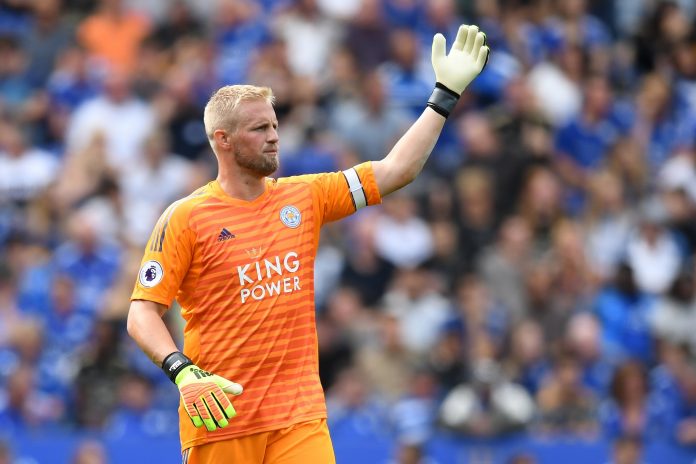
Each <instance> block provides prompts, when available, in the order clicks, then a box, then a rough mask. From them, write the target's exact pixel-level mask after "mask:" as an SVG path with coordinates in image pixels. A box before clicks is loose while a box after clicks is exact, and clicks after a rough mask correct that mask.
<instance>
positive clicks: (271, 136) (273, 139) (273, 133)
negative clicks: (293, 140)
mask: <svg viewBox="0 0 696 464" xmlns="http://www.w3.org/2000/svg"><path fill="white" fill-rule="evenodd" d="M278 140H279V137H278V129H277V128H275V127H271V128H270V129H269V132H268V135H267V137H266V142H268V143H278Z"/></svg>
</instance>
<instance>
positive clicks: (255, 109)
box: [237, 99, 277, 124]
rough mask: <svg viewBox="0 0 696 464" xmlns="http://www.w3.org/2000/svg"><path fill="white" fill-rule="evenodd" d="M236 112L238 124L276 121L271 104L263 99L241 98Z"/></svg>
mask: <svg viewBox="0 0 696 464" xmlns="http://www.w3.org/2000/svg"><path fill="white" fill-rule="evenodd" d="M237 114H238V121H239V123H240V124H254V123H258V122H268V121H270V122H277V118H276V114H275V110H274V109H273V105H271V104H270V103H269V102H267V101H266V100H265V99H253V100H242V101H241V102H239V106H238V107H237Z"/></svg>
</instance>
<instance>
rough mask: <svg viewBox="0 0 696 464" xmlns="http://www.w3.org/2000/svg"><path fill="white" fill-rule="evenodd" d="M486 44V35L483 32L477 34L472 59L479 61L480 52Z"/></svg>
mask: <svg viewBox="0 0 696 464" xmlns="http://www.w3.org/2000/svg"><path fill="white" fill-rule="evenodd" d="M485 43H486V34H484V33H483V32H479V33H478V34H476V38H475V39H474V48H473V49H472V50H471V54H472V58H474V59H477V58H478V54H479V51H480V50H481V47H482V46H483V44H485Z"/></svg>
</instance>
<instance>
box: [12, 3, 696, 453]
mask: <svg viewBox="0 0 696 464" xmlns="http://www.w3.org/2000/svg"><path fill="white" fill-rule="evenodd" d="M461 23H474V24H478V25H479V26H480V27H481V29H482V30H484V31H485V32H486V34H487V36H488V42H489V45H490V48H491V50H492V54H491V57H490V61H489V63H488V65H487V67H486V69H485V70H484V72H483V73H482V74H481V75H480V76H479V78H478V79H477V80H476V81H475V82H474V83H473V84H472V85H471V87H470V89H469V90H467V92H466V93H465V94H464V95H463V96H462V98H461V100H460V103H459V105H458V106H457V108H456V111H455V113H454V114H453V115H452V116H451V117H450V120H449V121H448V122H447V124H446V126H445V129H444V132H443V134H442V136H441V138H440V140H439V142H438V144H437V145H436V147H435V149H434V151H433V154H432V156H431V159H430V160H429V162H428V164H427V165H426V166H425V170H424V172H423V173H422V175H421V176H420V177H419V178H418V179H417V180H416V182H414V183H413V184H411V185H410V186H409V187H407V188H406V189H405V190H403V191H400V192H397V193H395V194H393V195H392V196H390V197H388V198H386V199H385V201H384V204H383V206H380V207H375V208H368V209H366V210H362V211H361V212H360V213H359V214H356V215H355V216H352V217H350V218H348V219H346V220H343V221H341V222H339V223H336V224H331V225H329V226H327V227H326V228H325V230H324V234H323V238H322V242H321V247H320V249H319V253H318V256H317V261H316V282H317V292H316V296H317V324H318V335H319V340H320V369H321V377H322V382H323V384H324V387H325V389H326V392H327V402H328V405H329V421H330V424H331V425H332V426H333V427H339V426H341V425H342V424H352V425H353V426H355V427H358V428H361V429H362V430H374V433H375V434H384V433H385V432H384V431H385V430H387V431H389V432H388V433H390V434H391V435H390V436H391V437H393V439H394V442H395V443H397V444H399V445H400V446H399V451H398V453H397V456H396V459H397V460H398V461H399V462H404V463H409V462H418V459H419V455H420V454H422V449H423V446H425V445H427V443H428V440H429V439H430V438H431V437H432V436H433V434H437V433H445V431H446V433H452V434H455V435H457V436H463V437H476V438H489V437H501V436H505V435H507V434H514V433H519V432H524V433H529V434H534V435H536V436H544V437H548V436H569V435H570V436H576V437H583V438H586V439H590V440H591V439H593V438H597V437H612V438H614V439H616V443H617V447H616V449H617V450H618V451H617V453H616V455H617V456H623V455H622V454H621V453H624V454H625V455H628V456H631V453H634V454H635V453H636V449H639V448H640V446H641V445H642V444H644V443H650V442H654V441H664V442H669V443H676V444H678V445H679V446H696V291H695V290H696V272H695V271H696V264H695V261H696V4H695V3H694V2H692V1H690V0H682V1H658V0H613V1H608V0H603V1H601V0H597V1H592V0H563V1H560V0H559V1H553V0H341V1H340V2H339V1H332V0H261V1H251V0H210V1H193V0H191V1H184V0H173V1H169V0H138V1H129V0H100V1H90V0H5V1H3V2H2V3H1V4H0V431H1V432H2V433H3V435H5V436H6V437H12V436H13V434H23V433H29V432H31V433H37V432H41V431H46V432H53V431H57V430H72V431H75V430H79V431H84V430H89V431H103V432H106V433H109V434H110V436H112V437H114V436H116V437H118V436H128V435H130V434H137V435H140V436H143V435H145V436H176V434H177V419H176V417H177V416H176V405H177V403H178V396H177V392H176V389H175V388H174V387H173V386H172V385H171V383H170V382H169V380H168V379H167V378H166V376H164V375H163V374H162V373H161V372H160V370H159V369H158V368H157V367H155V366H153V365H152V364H151V362H150V361H149V360H148V359H147V358H146V357H145V355H143V354H142V353H141V352H140V350H139V349H138V348H137V347H136V346H135V345H134V343H133V342H132V341H131V340H130V339H129V338H128V336H127V334H126V331H125V317H126V314H127V310H128V306H129V296H130V292H131V290H132V287H133V284H134V282H135V276H136V275H137V269H138V266H139V261H140V258H141V256H142V252H143V249H144V246H145V242H146V241H147V238H148V236H149V234H150V231H151V228H152V227H153V224H154V223H155V221H156V219H157V218H158V217H159V214H160V213H161V212H162V211H163V210H164V208H165V207H166V206H167V205H168V204H169V203H170V202H172V201H174V200H176V199H178V198H180V197H183V196H185V195H187V194H188V193H189V192H191V191H192V190H194V189H195V188H197V187H198V186H200V185H202V184H204V183H205V182H207V181H208V180H209V179H212V178H214V177H215V175H216V173H215V170H214V169H215V163H214V158H213V155H212V153H211V151H210V148H209V146H208V142H207V139H206V136H205V132H204V129H203V123H202V111H203V106H204V105H205V103H206V101H207V98H208V97H209V95H210V94H211V93H212V92H213V91H214V90H215V89H216V88H218V87H219V86H221V85H225V84H234V83H253V84H257V85H268V86H270V87H272V88H273V91H274V93H275V95H276V112H277V114H278V118H279V121H280V139H281V172H279V175H283V176H285V175H294V174H300V173H310V172H323V171H333V170H338V169H345V168H347V167H350V166H352V165H355V164H356V163H358V162H361V161H364V160H375V159H380V158H382V157H383V156H384V155H385V154H386V153H387V152H388V151H389V149H390V147H391V146H392V144H393V143H394V142H395V141H396V140H397V139H398V137H399V136H400V135H401V134H402V133H403V131H404V130H405V129H406V128H407V127H408V126H409V125H410V124H411V122H412V121H414V119H415V118H416V117H417V116H418V115H419V114H420V112H421V111H422V110H423V108H424V104H425V102H426V101H427V98H428V96H429V94H430V92H431V90H432V88H433V83H434V75H433V72H432V69H431V66H430V44H431V40H432V36H433V34H434V33H435V32H442V33H444V34H445V35H446V37H447V38H448V41H449V42H450V43H451V41H452V40H453V37H454V35H455V32H456V29H457V27H458V26H459V24H461ZM176 313H177V311H176V309H174V310H172V311H170V313H169V314H168V315H167V321H168V323H169V324H170V325H171V327H172V330H173V331H174V333H179V331H180V324H181V320H180V319H179V318H178V316H177V314H176ZM0 448H2V447H0ZM627 450H628V451H627ZM0 454H4V453H0ZM520 459H521V460H520V461H519V462H533V457H529V458H526V457H524V456H522V457H520ZM525 459H527V460H525ZM623 459H625V458H623ZM1 460H2V458H0V461H1ZM76 462H78V461H76ZM85 462H86V461H85ZM617 462H619V458H617ZM624 462H630V461H624Z"/></svg>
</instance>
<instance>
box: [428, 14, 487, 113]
mask: <svg viewBox="0 0 696 464" xmlns="http://www.w3.org/2000/svg"><path fill="white" fill-rule="evenodd" d="M446 43H447V42H446V40H445V37H444V36H443V35H442V34H439V33H438V34H435V37H433V53H432V63H433V69H434V70H435V79H436V81H437V83H436V84H435V90H434V91H433V94H432V95H431V96H430V99H429V100H428V106H430V107H431V108H433V109H434V110H435V111H437V112H438V113H440V114H441V115H443V116H444V117H447V116H449V114H450V112H451V111H452V110H453V109H454V106H455V105H456V104H457V100H458V99H459V96H460V95H461V94H462V92H464V89H466V87H467V86H468V85H469V84H470V83H471V81H473V80H474V78H476V76H478V75H479V73H481V71H482V70H483V68H484V67H485V66H486V63H487V62H488V54H489V48H488V46H487V45H486V34H485V33H483V32H480V31H479V28H478V26H466V25H461V26H459V30H458V31H457V38H456V39H455V40H454V43H453V44H452V48H451V49H450V52H449V55H447V54H446Z"/></svg>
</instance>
